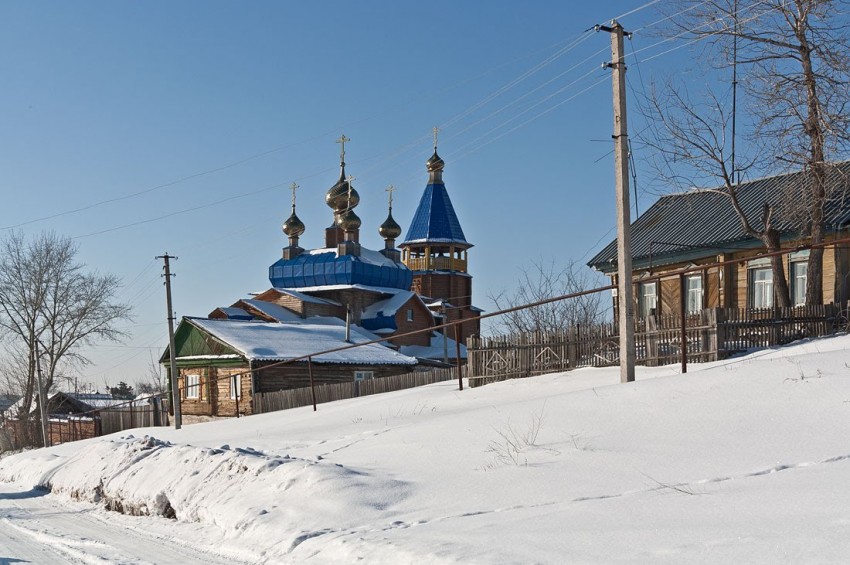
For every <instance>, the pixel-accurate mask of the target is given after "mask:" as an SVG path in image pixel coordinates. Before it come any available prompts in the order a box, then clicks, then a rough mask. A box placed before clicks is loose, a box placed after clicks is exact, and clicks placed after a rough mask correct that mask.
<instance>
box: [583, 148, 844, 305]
mask: <svg viewBox="0 0 850 565" xmlns="http://www.w3.org/2000/svg"><path fill="white" fill-rule="evenodd" d="M807 181H808V177H807V176H806V174H805V173H803V172H798V173H790V174H785V175H779V176H773V177H767V178H763V179H759V180H755V181H751V182H746V183H742V184H741V185H739V187H738V191H739V198H740V203H741V207H742V209H743V211H744V212H745V213H746V215H747V217H748V218H749V220H750V222H752V223H754V224H756V227H757V228H760V227H761V226H760V225H758V222H759V219H760V218H761V217H762V210H763V209H764V206H765V205H769V206H770V207H771V208H772V210H773V222H774V226H775V227H777V229H778V230H779V232H780V233H781V245H782V248H783V249H786V250H788V253H787V254H785V255H783V264H784V268H785V274H786V278H787V280H788V282H789V288H790V296H791V302H792V305H794V306H802V305H804V304H805V296H806V291H805V289H806V279H807V261H808V254H809V252H808V251H807V250H799V251H795V250H796V249H798V248H799V247H802V246H804V245H805V244H806V243H807V241H806V239H805V238H804V237H803V236H801V234H802V233H803V221H802V220H800V214H799V212H798V211H796V210H795V206H794V203H795V202H796V201H799V198H800V197H799V194H800V191H801V187H802V186H803V185H804V183H806V182H807ZM829 183H830V187H829V191H828V192H829V193H830V194H833V195H835V197H834V198H831V199H830V200H829V201H828V203H827V206H826V210H825V222H826V233H827V240H833V241H835V240H839V239H841V238H846V237H847V236H848V235H850V230H848V227H850V226H848V224H850V192H848V190H847V189H848V188H850V162H845V163H839V164H836V165H835V166H834V167H832V168H831V169H830V175H829ZM631 247H632V269H633V271H632V273H633V275H632V282H633V284H634V296H635V316H636V318H644V317H646V316H648V315H650V314H658V315H664V314H677V313H678V312H679V308H680V292H681V291H680V282H679V280H678V277H671V276H669V274H670V273H673V272H675V271H678V270H681V269H684V268H692V267H697V266H700V265H709V264H712V263H717V262H728V261H732V262H731V263H728V264H725V265H723V266H709V267H707V268H706V269H705V270H702V271H700V272H694V273H691V274H688V275H687V276H686V278H685V285H684V286H685V288H684V291H685V292H686V293H687V296H686V308H687V311H688V312H691V313H693V312H697V311H700V310H702V309H704V308H717V307H720V308H738V309H757V308H766V307H771V306H773V304H774V293H773V274H772V271H771V268H770V260H769V258H767V257H763V256H762V255H763V254H764V246H763V244H762V243H761V242H760V241H759V240H756V239H753V238H751V237H748V236H747V235H746V234H745V233H744V230H743V228H742V227H741V222H740V220H739V218H738V216H737V215H736V213H735V211H734V210H733V208H732V205H731V203H730V200H729V198H728V196H725V195H723V194H720V193H719V192H717V191H712V190H694V191H689V192H685V193H681V194H672V195H669V196H664V197H662V198H660V199H659V200H658V201H657V202H656V203H655V204H653V205H652V207H650V208H649V209H648V210H647V211H646V212H645V213H644V214H642V215H641V216H640V217H639V218H638V219H637V220H635V221H634V222H633V223H632V225H631ZM616 258H617V245H616V240H615V241H612V242H611V243H610V244H608V245H607V246H606V247H605V248H604V249H603V250H602V251H600V252H599V253H598V254H597V255H596V256H595V257H593V258H592V259H591V260H590V261H589V262H588V265H589V266H591V267H593V268H595V269H597V270H599V271H601V272H602V273H604V274H606V275H608V276H609V277H611V279H612V282H613V283H614V284H616V282H617V261H616ZM848 299H850V246H848V245H847V244H832V245H828V246H827V247H826V248H825V251H824V256H823V301H824V303H825V304H830V303H834V304H838V305H842V307H843V305H846V304H847V301H848ZM614 301H615V305H614V306H615V308H614V310H615V311H616V297H614Z"/></svg>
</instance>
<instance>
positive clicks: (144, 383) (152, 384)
mask: <svg viewBox="0 0 850 565" xmlns="http://www.w3.org/2000/svg"><path fill="white" fill-rule="evenodd" d="M160 368H161V365H160V364H159V363H157V360H156V359H155V358H154V356H153V354H151V356H150V362H149V364H148V372H147V374H146V375H145V376H144V377H142V378H140V379H138V380H137V381H136V382H135V384H134V388H135V389H136V393H137V394H145V395H149V396H152V395H155V394H163V393H165V392H166V386H165V381H164V380H163V378H162V375H161V373H160Z"/></svg>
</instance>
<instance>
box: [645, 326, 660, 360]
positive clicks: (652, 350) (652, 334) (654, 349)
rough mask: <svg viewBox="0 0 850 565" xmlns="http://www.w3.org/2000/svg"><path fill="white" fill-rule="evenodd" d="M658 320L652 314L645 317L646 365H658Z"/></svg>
mask: <svg viewBox="0 0 850 565" xmlns="http://www.w3.org/2000/svg"><path fill="white" fill-rule="evenodd" d="M657 328H658V322H657V320H656V319H655V315H654V314H649V315H648V316H647V317H646V366H647V367H655V366H656V365H658V334H657V332H656V330H657Z"/></svg>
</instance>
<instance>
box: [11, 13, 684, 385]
mask: <svg viewBox="0 0 850 565" xmlns="http://www.w3.org/2000/svg"><path fill="white" fill-rule="evenodd" d="M645 4H647V2H646V1H645V0H632V1H603V2H563V1H557V2H556V1H539V2H530V3H519V2H490V1H484V0H480V1H468V2H456V1H455V2H449V1H442V0H436V1H431V2H426V3H422V2H415V3H414V2H403V1H398V0H393V1H370V2H342V1H321V2H304V1H298V2H296V1H283V0H281V1H276V2H271V1H253V2H236V1H232V2H220V1H207V0H205V1H181V2H165V1H151V2H113V1H103V2H93V1H79V2H65V1H59V2H45V1H33V2H29V1H6V2H3V3H2V4H0V71H2V74H1V75H0V76H2V88H0V131H2V135H1V136H0V183H2V192H3V195H4V199H3V200H4V202H3V206H2V207H0V228H3V230H2V232H0V235H4V234H6V233H8V230H9V228H10V227H13V226H17V227H16V228H15V229H20V230H23V231H24V232H26V233H38V232H39V231H41V230H55V231H56V232H58V233H60V234H63V235H67V236H69V237H73V238H75V240H76V241H77V242H78V244H79V246H80V259H81V260H83V261H84V262H85V263H86V264H87V265H88V266H89V267H90V268H91V269H93V270H98V271H102V272H112V273H116V274H118V275H120V276H121V277H122V278H123V280H124V288H123V289H122V292H121V296H120V298H121V299H122V300H125V301H128V302H131V303H133V304H134V306H135V308H136V320H135V322H134V324H133V325H132V326H130V327H128V328H127V331H128V332H129V333H130V338H129V339H128V340H127V341H126V343H124V344H122V345H119V346H114V345H109V346H100V347H95V348H93V349H91V350H89V352H88V353H89V355H90V356H91V357H92V359H93V360H94V361H95V364H94V365H93V366H91V367H88V368H85V369H83V370H82V372H81V373H80V378H81V379H82V380H87V381H90V382H93V383H95V384H97V385H102V384H103V382H104V381H105V380H108V381H109V382H111V383H115V382H117V381H119V380H124V381H127V382H130V383H132V382H134V381H135V380H137V379H138V378H139V377H141V376H142V375H143V374H145V373H147V372H148V366H149V364H150V359H151V357H153V358H154V359H155V358H157V357H158V356H159V355H160V353H161V352H162V350H163V348H164V347H165V345H166V344H167V331H166V325H165V317H166V308H165V294H164V289H163V287H162V284H161V282H162V279H161V278H160V272H161V262H157V261H155V260H154V256H156V255H161V254H163V253H164V252H165V251H168V252H169V253H171V254H173V255H177V256H178V257H179V260H177V261H176V262H174V264H173V270H174V272H176V273H177V277H176V278H175V279H174V305H175V310H176V312H177V315H178V317H179V316H183V315H195V316H205V315H207V314H208V313H209V312H210V311H212V310H213V309H214V308H215V307H217V306H227V305H230V304H231V303H232V302H234V301H235V300H237V299H239V298H241V297H244V296H245V295H246V294H247V293H249V292H252V291H262V290H265V289H266V288H268V286H269V282H268V278H267V269H268V266H269V265H270V264H272V263H273V262H274V261H276V260H277V259H278V258H279V257H280V252H281V248H282V247H283V246H284V245H286V239H285V237H284V235H283V234H282V233H281V231H280V225H281V223H282V221H283V220H284V219H285V218H286V217H287V216H288V214H289V201H290V192H289V190H288V189H287V187H288V185H289V184H290V183H291V182H293V181H295V182H297V183H298V184H299V185H301V189H300V190H299V191H298V214H299V216H300V217H301V219H302V220H303V221H304V222H305V224H306V226H307V231H306V233H305V234H304V236H303V237H302V239H301V244H302V246H303V247H307V248H313V247H320V246H322V245H323V233H324V228H325V227H326V226H328V225H330V223H331V220H332V215H331V212H330V209H329V208H328V207H327V206H326V205H325V204H324V200H323V198H324V194H325V192H326V191H327V189H328V188H329V187H330V186H331V185H332V184H333V183H334V182H335V181H336V178H337V174H338V160H339V146H338V145H337V144H335V143H334V140H335V139H336V138H338V137H339V135H340V134H341V133H345V134H346V135H347V136H348V137H350V138H351V142H350V143H349V144H348V145H347V158H346V161H347V171H348V172H349V173H350V174H352V175H354V176H355V177H356V181H355V183H354V184H355V186H356V188H357V190H358V191H359V192H360V195H361V204H360V206H359V208H358V209H357V212H358V214H359V215H360V217H361V218H362V220H363V227H362V228H361V242H362V243H363V244H364V245H366V246H369V247H372V248H380V247H381V246H382V243H383V242H382V241H381V240H380V238H379V236H378V235H377V228H378V225H379V224H380V223H381V222H382V221H383V219H384V218H385V217H386V193H385V191H384V189H385V188H386V187H387V185H389V184H393V185H395V187H396V188H397V189H398V191H397V192H396V194H395V206H394V215H395V218H396V220H397V221H398V222H399V223H400V224H401V225H402V227H403V228H404V229H405V231H406V229H407V226H408V224H409V222H410V219H411V217H412V215H413V211H414V209H415V206H416V204H417V202H418V199H419V197H420V195H421V193H422V190H423V189H424V186H425V184H426V180H427V174H426V172H425V167H424V162H425V160H426V159H427V158H428V157H429V156H430V154H431V150H432V149H431V128H432V127H433V126H435V125H437V126H439V127H441V128H442V132H441V134H440V144H439V145H440V155H441V156H442V157H443V158H444V159H445V161H446V170H445V174H444V179H445V181H446V186H447V188H448V190H449V193H450V195H451V197H452V200H453V203H454V206H455V209H456V211H457V213H458V216H459V218H460V220H461V223H462V225H463V228H464V231H465V233H466V236H467V239H468V240H469V241H470V242H472V243H473V244H475V247H473V248H472V249H471V251H470V253H469V258H470V270H471V272H472V274H473V275H474V277H475V279H474V293H475V303H476V304H477V305H478V306H480V307H482V308H484V309H485V310H493V305H492V303H491V302H490V301H489V300H488V298H487V296H488V294H491V293H495V292H498V291H499V290H503V289H505V290H508V291H510V290H512V289H513V288H514V286H515V285H516V281H517V277H518V275H519V273H520V270H521V269H522V268H524V267H527V266H528V265H529V264H530V263H531V261H533V260H534V259H537V258H539V259H543V260H544V261H548V260H550V259H555V260H557V261H559V262H568V261H570V260H575V261H580V262H581V263H584V262H586V261H587V259H589V258H590V257H591V256H592V254H593V253H594V252H596V251H598V250H599V249H600V248H601V247H602V246H603V245H604V244H605V243H607V242H608V241H609V240H611V239H612V238H613V237H614V231H613V230H612V227H613V225H614V210H615V208H614V189H613V157H612V156H611V154H610V151H611V143H610V135H611V132H612V114H611V83H610V71H605V70H602V69H601V64H602V63H603V62H605V61H607V60H608V58H609V37H608V35H607V34H605V33H596V34H594V33H589V34H583V32H584V31H585V30H586V29H587V28H589V27H591V26H592V25H593V24H596V23H607V22H608V21H609V20H610V19H611V18H613V17H618V16H620V15H623V14H626V13H627V12H632V11H633V10H636V9H638V8H641V7H642V6H644V5H645ZM656 7H657V6H648V7H645V8H644V9H640V10H636V11H635V12H634V13H631V14H629V15H625V16H624V18H623V19H622V23H623V24H624V26H625V27H626V29H632V30H635V29H639V28H643V27H644V26H648V25H650V24H652V23H653V22H655V21H657V20H658V19H659V18H660V17H661V16H660V15H659V13H658V12H657V11H656ZM654 30H655V28H654V27H652V26H650V27H648V28H646V32H645V33H642V32H639V33H638V34H637V35H635V37H634V39H633V40H632V42H631V45H628V46H627V53H632V52H633V51H635V50H637V52H638V54H637V56H636V57H637V59H635V58H634V57H631V58H630V67H629V68H630V70H629V79H630V81H631V85H632V87H633V88H637V89H639V88H642V87H641V81H644V82H648V81H649V80H650V77H651V76H652V75H653V73H654V72H655V71H657V72H669V71H670V70H671V68H676V65H678V63H679V62H680V61H681V60H682V59H683V57H684V56H685V54H686V50H684V49H682V50H679V51H674V52H672V53H667V54H663V52H664V51H666V50H668V49H670V48H671V47H673V46H675V44H670V43H667V44H664V45H658V44H657V43H658V41H659V38H658V37H656V36H653V35H652V34H651V33H650V32H654ZM565 48H566V49H565ZM643 59H647V61H646V62H645V63H644V62H642V61H643ZM541 64H542V66H540V67H539V68H538V65H541ZM680 68H681V67H680ZM535 69H537V70H536V72H532V73H529V72H530V71H534V70H535ZM637 70H639V71H640V72H639V73H638V72H636V71H637ZM506 86H509V88H504V87H506ZM630 118H631V119H632V123H631V124H630V127H631V128H632V131H634V130H635V128H640V127H642V123H641V118H640V116H639V115H638V113H637V112H636V111H632V112H631V113H630ZM636 158H637V159H638V160H640V155H636ZM646 174H647V173H646V172H645V171H642V169H641V167H640V166H639V167H638V190H639V192H642V190H643V189H642V180H643V179H642V175H644V176H645V175H646ZM134 195H135V196H134ZM109 200H113V201H112V202H107V203H103V202H104V201H109ZM652 200H653V197H652V196H651V195H649V194H642V196H641V198H640V200H639V205H640V207H641V209H645V208H646V206H647V205H648V204H649V203H651V202H652ZM99 203H102V204H99ZM95 204H99V205H96V206H92V205H95ZM79 208H84V209H83V210H81V211H76V212H72V211H74V210H76V209H79ZM50 216H53V217H50ZM45 217H50V218H48V219H42V218H45Z"/></svg>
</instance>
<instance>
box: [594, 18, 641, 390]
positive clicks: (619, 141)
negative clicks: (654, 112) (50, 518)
mask: <svg viewBox="0 0 850 565" xmlns="http://www.w3.org/2000/svg"><path fill="white" fill-rule="evenodd" d="M596 30H597V31H607V32H608V33H610V34H611V62H610V63H607V64H606V65H605V66H606V67H609V68H610V69H611V71H612V72H611V76H612V79H613V86H614V135H613V136H612V137H613V138H614V177H615V179H616V186H617V320H618V324H619V330H620V382H622V383H627V382H632V381H634V380H635V333H634V331H635V329H634V328H635V326H634V321H635V314H634V303H633V297H632V247H631V242H630V240H629V239H630V238H629V229H630V222H629V215H630V205H629V155H628V151H629V134H628V129H627V125H626V62H625V57H624V53H623V35H628V36H629V37H630V38H631V34H627V33H626V32H624V31H623V26H621V25H620V24H619V23H618V22H617V21H616V20H613V21H612V22H611V27H608V26H601V25H597V26H596Z"/></svg>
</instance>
